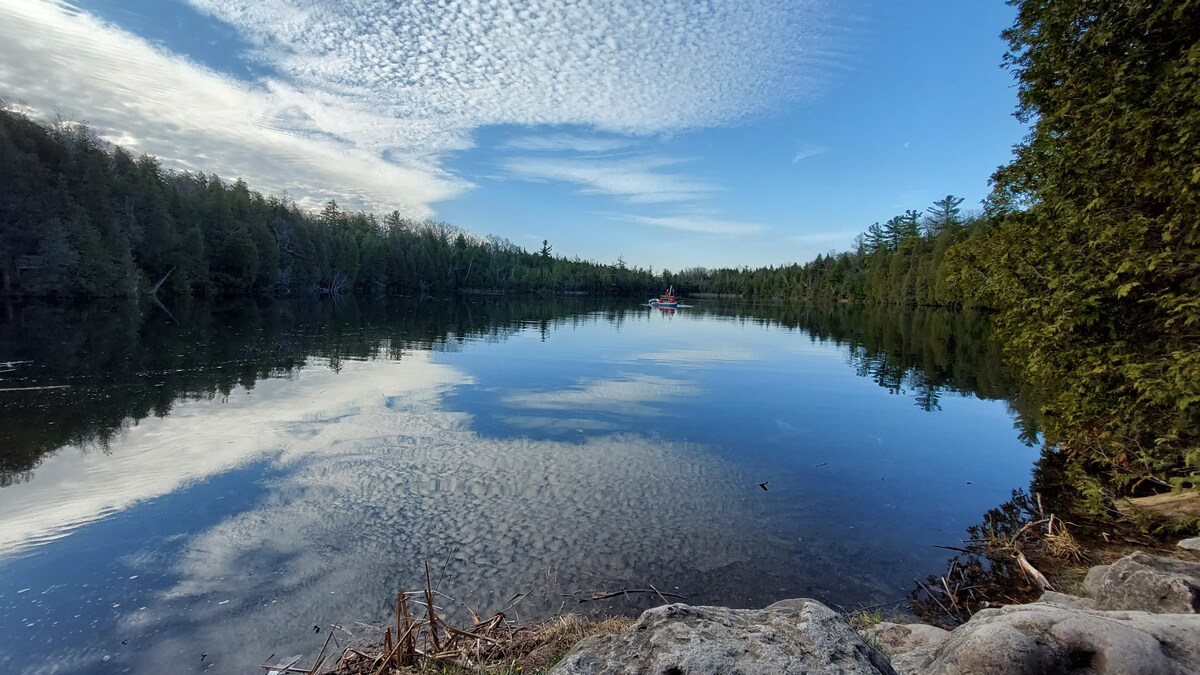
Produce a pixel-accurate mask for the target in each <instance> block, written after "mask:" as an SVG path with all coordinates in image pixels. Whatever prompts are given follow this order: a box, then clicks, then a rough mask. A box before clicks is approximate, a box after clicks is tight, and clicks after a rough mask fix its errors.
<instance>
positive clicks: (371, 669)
mask: <svg viewBox="0 0 1200 675" xmlns="http://www.w3.org/2000/svg"><path fill="white" fill-rule="evenodd" d="M1030 525H1031V527H1027V528H1023V531H1022V533H1021V536H1020V537H1019V539H1028V538H1029V535H1030V533H1035V534H1036V533H1037V531H1038V530H1039V528H1041V527H1042V526H1043V524H1041V523H1037V521H1033V522H1031V523H1030ZM1050 532H1051V533H1053V532H1054V530H1053V529H1051V530H1050ZM1043 539H1044V537H1043ZM1081 555H1086V556H1087V558H1088V559H1089V560H1094V561H1096V562H1093V563H1090V564H1088V565H1086V566H1083V565H1081V564H1070V562H1071V561H1070V560H1062V559H1059V561H1060V562H1062V563H1063V564H1059V565H1055V566H1051V565H1048V564H1044V563H1045V560H1046V559H1044V558H1042V557H1040V556H1035V557H1034V558H1033V559H1032V560H1034V561H1036V562H1038V563H1043V566H1044V567H1045V569H1046V575H1045V576H1043V575H1042V573H1041V572H1040V571H1038V570H1037V569H1036V567H1035V563H1034V562H1030V563H1028V565H1027V566H1022V567H1023V568H1024V569H1025V570H1026V571H1025V574H1026V575H1027V579H1028V581H1029V583H1030V586H1031V588H1036V591H1035V592H1033V593H1031V594H1030V595H1029V596H1028V597H1026V598H1025V600H1024V601H1019V602H997V601H996V600H997V599H995V598H993V599H989V600H984V601H982V603H981V604H979V605H978V606H976V607H975V608H974V611H973V612H972V613H971V616H970V617H968V618H967V620H965V621H962V622H959V623H958V624H957V625H955V626H946V625H938V622H937V621H936V617H935V620H933V621H931V620H930V619H929V618H928V617H922V616H919V612H917V614H918V616H912V615H906V614H896V615H891V616H885V614H884V613H883V612H881V611H877V610H876V611H871V610H870V608H865V609H861V610H855V611H850V612H835V611H834V610H831V609H829V608H828V606H826V605H825V604H823V603H821V602H818V601H816V600H811V599H807V598H800V599H795V600H783V601H779V602H776V603H774V604H772V605H770V606H768V607H767V608H765V609H732V608H729V607H721V606H692V605H688V604H684V603H676V602H671V601H670V600H669V599H668V598H667V597H663V596H662V595H660V596H659V599H660V600H661V601H662V604H661V605H659V606H658V607H654V608H651V609H648V610H646V611H644V612H642V613H641V616H640V617H639V618H637V619H636V620H635V619H634V618H633V617H626V616H606V617H587V616H583V615H580V614H578V613H566V614H561V615H558V616H555V617H553V618H551V619H547V620H545V621H540V622H536V623H534V624H529V625H518V624H515V623H513V622H511V621H509V620H508V618H507V617H506V616H505V614H504V613H503V612H501V613H497V614H496V615H494V616H492V617H491V618H489V619H487V620H480V618H479V617H477V616H473V621H472V623H473V625H471V626H468V627H454V626H451V625H449V624H448V623H446V622H445V621H444V620H442V618H441V617H440V615H439V609H438V607H437V604H436V600H435V596H436V595H437V594H436V592H435V591H433V589H431V588H430V587H429V586H428V585H427V586H426V588H425V589H424V590H422V591H417V592H409V593H401V594H399V595H398V597H397V602H396V619H395V623H394V624H393V625H394V628H393V625H388V626H386V627H384V628H382V629H379V628H375V629H371V630H370V631H368V634H361V635H358V636H352V635H351V633H350V631H348V630H346V629H345V628H344V627H340V626H337V627H335V629H340V630H341V631H342V632H343V633H345V634H346V635H347V636H350V637H351V639H352V640H354V642H353V644H351V645H348V646H346V647H344V648H343V649H342V650H341V652H340V655H337V656H336V661H335V663H334V664H333V665H332V666H331V667H326V668H325V669H322V667H323V666H324V665H325V663H324V662H325V661H327V660H329V659H331V658H333V657H334V656H335V655H333V654H332V653H331V652H330V650H329V645H330V639H331V638H333V631H330V635H328V636H327V637H326V640H325V643H324V645H323V646H322V649H321V652H320V653H318V655H317V657H316V658H315V660H309V659H301V657H292V660H290V662H289V661H285V662H275V663H271V664H264V666H263V668H264V669H267V672H268V673H274V674H275V675H283V674H284V673H287V672H309V673H319V674H320V675H362V674H370V675H387V674H389V673H391V674H410V673H412V674H417V673H442V674H444V675H467V674H469V673H470V674H474V673H497V674H501V675H516V674H517V673H521V674H522V675H526V674H536V673H542V674H547V675H548V674H550V673H554V674H560V673H561V674H562V675H577V674H582V673H604V672H618V671H614V670H612V667H613V665H614V663H615V660H618V659H619V658H621V657H620V655H621V654H623V653H626V652H628V658H629V659H630V662H631V664H632V662H633V661H637V660H638V659H642V660H645V658H647V657H645V654H643V653H642V652H641V651H638V650H632V651H630V649H631V647H630V644H629V642H630V641H634V642H638V643H639V644H640V647H639V649H641V650H643V651H644V650H646V649H650V650H655V649H663V650H666V651H668V652H669V651H670V649H669V648H667V647H663V646H662V644H660V642H661V641H660V642H655V641H654V640H651V641H650V642H648V643H645V640H644V639H643V638H642V637H641V636H640V634H641V633H643V632H646V631H650V632H651V633H653V632H654V631H657V630H667V629H665V628H662V627H661V626H660V625H659V624H662V625H667V624H670V625H672V626H673V627H672V628H670V631H674V632H671V633H670V634H671V635H675V636H677V635H678V633H679V631H683V630H684V629H683V628H680V627H679V626H678V625H676V624H678V623H679V622H680V621H682V622H684V623H687V622H695V621H699V623H700V624H701V625H703V626H707V628H704V629H703V635H704V636H705V637H704V638H703V639H701V640H700V642H701V643H703V642H705V641H706V640H709V638H711V637H712V631H713V630H714V629H713V628H712V625H714V623H715V624H716V625H720V626H725V628H726V629H728V630H727V631H726V632H727V633H728V635H725V636H724V637H718V638H714V639H716V640H717V641H718V642H719V641H720V640H722V639H724V640H747V639H749V640H754V639H756V638H755V637H754V636H755V635H758V632H757V631H759V630H760V627H757V626H758V624H757V623H755V622H757V621H760V620H761V621H762V622H765V623H768V624H771V625H775V624H777V623H778V622H779V621H781V619H780V618H779V617H778V616H775V615H777V614H781V613H782V614H785V615H787V616H789V617H791V619H788V620H792V619H797V617H802V618H803V621H801V623H802V624H803V625H805V626H808V625H809V624H812V623H814V622H815V623H816V624H820V625H822V626H823V628H821V630H822V631H824V632H823V633H822V635H823V636H824V637H823V638H822V639H829V640H832V642H831V644H833V645H834V647H830V646H829V645H824V647H822V648H826V649H835V651H836V650H837V649H844V648H852V649H851V651H855V650H857V651H855V653H860V656H863V658H865V659H866V662H868V663H873V661H872V659H874V658H875V657H874V656H872V655H871V652H872V651H873V652H876V653H878V654H879V655H881V656H880V658H882V659H883V661H882V664H884V665H880V664H878V663H876V664H875V665H873V666H871V667H873V668H876V670H868V671H858V670H830V671H822V672H882V673H887V672H899V673H903V674H909V673H912V674H915V673H923V672H932V671H929V670H928V669H929V668H931V667H933V666H934V665H935V663H934V662H935V661H937V660H938V659H941V660H943V661H945V660H946V659H950V661H953V660H954V659H955V658H958V657H957V656H952V655H951V656H948V655H947V654H946V653H945V652H947V650H948V649H949V648H950V647H953V646H954V645H956V644H958V643H959V642H964V643H969V644H968V646H967V647H962V646H961V645H960V646H959V647H958V648H959V649H975V650H983V651H985V652H986V651H988V649H990V647H988V646H987V645H986V644H985V646H984V647H980V646H979V645H978V644H975V643H974V642H971V641H969V640H965V639H964V640H959V639H958V638H956V636H957V635H960V634H962V635H966V634H971V633H973V632H978V631H979V630H982V629H980V628H978V626H980V625H983V624H987V623H988V622H997V621H1005V620H1007V619H1005V617H1017V618H1016V619H1014V620H1015V621H1017V622H1018V624H1019V622H1020V621H1029V620H1045V621H1050V622H1059V621H1085V622H1086V621H1093V620H1102V621H1101V623H1098V624H1097V625H1098V626H1102V627H1103V626H1108V624H1109V623H1112V622H1113V621H1117V622H1118V623H1119V622H1121V621H1124V622H1126V623H1129V622H1130V621H1133V620H1131V619H1127V617H1126V615H1127V614H1128V611H1127V610H1131V609H1132V610H1136V612H1137V613H1138V616H1141V615H1143V614H1144V615H1155V614H1158V615H1161V614H1168V615H1169V616H1171V617H1177V616H1181V615H1182V616H1186V617H1188V618H1187V619H1186V620H1185V622H1184V623H1185V628H1187V630H1189V631H1194V635H1195V636H1196V637H1197V638H1200V538H1192V539H1185V540H1182V541H1179V542H1177V543H1176V544H1175V545H1172V546H1168V545H1166V544H1159V545H1158V546H1154V547H1149V548H1147V547H1144V546H1142V545H1140V543H1131V542H1128V541H1126V542H1125V543H1123V544H1116V543H1112V544H1111V545H1109V546H1107V547H1105V548H1102V549H1099V548H1098V549H1088V550H1087V551H1086V552H1084V553H1081ZM1130 570H1132V572H1131V571H1130ZM1139 575H1140V576H1139ZM1039 577H1040V581H1039ZM943 579H944V581H943V583H944V584H945V587H946V589H947V591H946V593H947V595H946V596H945V598H946V600H945V602H948V603H954V602H957V601H956V600H952V599H951V597H952V594H950V593H949V590H950V589H951V588H953V583H954V582H953V581H951V580H945V578H944V577H943ZM1128 579H1133V581H1127V580H1128ZM1164 579H1165V581H1164ZM1180 579H1182V580H1183V581H1180ZM426 583H427V584H428V581H427V582H426ZM1189 584H1190V585H1189ZM1162 588H1167V589H1168V590H1167V591H1164V592H1159V591H1160V589H1162ZM1189 588H1190V589H1191V590H1190V591H1189V590H1188V589H1189ZM1147 589H1151V590H1147ZM1181 589H1182V590H1181ZM1189 592H1190V593H1192V595H1190V596H1189V595H1188V593H1189ZM1188 603H1192V604H1191V605H1189V604H1188ZM1189 606H1190V607H1192V609H1191V610H1188V607H1189ZM1168 610H1170V611H1168ZM1106 612H1107V613H1111V616H1109V615H1108V614H1105V613H1106ZM760 615H761V616H760ZM1076 615H1078V616H1076ZM747 617H757V618H747ZM764 617H765V618H764ZM1030 617H1033V618H1032V619H1031V618H1030ZM797 620H799V619H797ZM1140 620H1141V619H1138V621H1140ZM746 621H749V622H750V623H749V624H747V625H748V626H752V627H753V628H747V626H746V625H742V623H744V622H746ZM1147 621H1148V620H1147ZM772 622H774V623H772ZM1104 622H1108V623H1104ZM726 624H728V625H726ZM359 625H361V626H365V624H359ZM775 627H776V629H777V628H778V626H775ZM843 628H844V629H846V630H848V631H850V633H847V632H846V630H843ZM1151 628H1153V626H1151ZM1125 629H1128V630H1131V631H1135V632H1136V631H1143V630H1150V629H1149V628H1145V627H1144V626H1142V625H1141V624H1139V623H1137V621H1133V623H1131V624H1130V625H1129V626H1124V628H1122V630H1125ZM687 630H698V629H696V628H695V627H694V626H693V627H692V628H688V629H687ZM806 630H808V629H805V630H800V631H799V633H798V634H797V635H799V637H798V638H796V639H802V640H810V641H811V640H812V639H813V636H811V635H808V634H807V633H806V632H805V631H806ZM1093 630H1101V629H1100V628H1094V629H1093ZM1114 630H1116V629H1114ZM685 632H686V631H685ZM717 632H718V633H720V631H719V630H718V631H717ZM825 633H829V634H828V635H826V634H825ZM850 634H853V635H854V636H855V637H853V638H852V637H850ZM989 635H990V634H989ZM1188 635H1189V636H1191V635H1193V633H1188ZM830 636H832V637H830ZM1077 637H1078V636H1077ZM1160 637H1161V636H1160ZM780 639H783V638H780ZM987 639H989V640H991V639H994V638H991V637H989V638H987ZM995 639H998V638H995ZM1079 639H1083V640H1085V641H1086V640H1092V641H1094V642H1096V643H1097V644H1100V645H1101V647H1103V645H1104V644H1105V640H1106V639H1108V638H1106V637H1104V636H1103V635H1099V634H1095V635H1093V634H1091V633H1088V632H1086V631H1085V632H1084V633H1083V634H1082V637H1079ZM856 640H861V641H862V643H863V645H865V648H866V650H867V651H863V650H862V649H860V648H859V645H858V643H857V642H856ZM639 641H640V642H639ZM692 641H693V642H695V639H692ZM976 642H977V641H976ZM642 643H645V644H642ZM663 644H665V643H663ZM1196 644H1198V645H1200V641H1197V643H1196ZM615 645H620V646H619V647H617V646H615ZM971 645H973V646H971ZM693 646H694V645H693ZM810 646H811V645H810ZM818 647H821V645H818ZM999 648H1000V647H998V646H997V647H996V649H999ZM939 650H940V651H939ZM768 651H769V650H768ZM810 651H811V650H810ZM597 654H599V655H598V656H597ZM676 657H679V658H683V657H680V656H679V655H678V654H674V653H673V652H672V655H671V658H676ZM977 657H978V655H975V656H973V657H972V658H977ZM1196 657H1197V659H1200V652H1197V655H1196ZM276 661H278V660H276ZM302 662H307V663H312V667H311V668H305V667H304V666H303V665H301V664H302ZM639 663H640V661H639ZM888 663H890V666H888V665H886V664H888ZM1197 663H1198V664H1200V660H1198V661H1197ZM268 666H274V668H268ZM885 666H886V668H891V667H894V668H895V669H896V670H895V671H889V670H887V669H886V668H885ZM771 667H774V666H771ZM629 672H643V670H638V669H637V668H636V667H635V668H634V670H630V671H629ZM645 672H658V671H645ZM663 672H668V671H663ZM679 672H687V673H693V672H694V673H710V672H711V673H716V672H721V671H720V670H711V669H709V670H705V669H699V670H694V671H693V670H681V671H679ZM746 672H773V671H771V670H762V671H758V670H753V669H751V670H748V671H746ZM779 672H791V671H786V670H785V671H779ZM939 672H940V671H939ZM945 672H957V671H954V670H951V671H945ZM987 672H992V671H987ZM996 672H1024V671H1020V670H1013V671H996ZM1089 672H1092V671H1089ZM1094 672H1119V671H1110V670H1098V671H1094Z"/></svg>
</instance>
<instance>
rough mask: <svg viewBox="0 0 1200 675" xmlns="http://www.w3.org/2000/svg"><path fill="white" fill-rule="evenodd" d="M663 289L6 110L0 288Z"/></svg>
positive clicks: (620, 267)
mask: <svg viewBox="0 0 1200 675" xmlns="http://www.w3.org/2000/svg"><path fill="white" fill-rule="evenodd" d="M160 283H161V286H160ZM658 285H659V280H657V279H654V278H653V277H652V276H651V275H650V273H649V272H648V271H646V270H642V269H638V268H629V267H626V266H625V265H624V264H622V263H619V262H618V264H615V265H603V264H598V263H593V262H587V261H581V260H578V259H575V260H568V259H566V258H562V257H559V256H554V255H552V253H551V247H550V245H549V244H548V243H544V244H543V246H542V248H541V250H539V251H536V252H528V251H525V250H524V249H522V248H519V247H517V246H515V245H513V244H512V243H510V242H507V241H504V240H502V239H495V238H491V239H484V238H480V237H476V236H474V235H471V234H468V233H466V232H463V231H461V230H458V229H457V228H454V227H453V226H450V225H447V224H445V223H439V222H414V221H411V220H407V219H405V218H402V217H400V214H399V213H396V212H393V213H390V214H387V215H385V216H383V217H376V216H375V215H372V214H367V213H349V212H345V211H343V210H341V209H339V208H338V206H337V204H336V203H334V202H332V201H330V202H328V203H327V204H325V207H324V208H323V209H322V210H321V211H320V212H319V213H310V212H307V211H305V210H303V209H301V208H299V207H298V206H297V205H296V204H295V203H293V202H291V201H289V200H287V199H284V198H277V197H264V196H263V195H261V194H259V193H258V192H255V191H253V190H251V189H250V188H249V187H248V186H247V185H246V184H245V183H244V182H243V181H241V180H238V181H235V182H233V183H227V182H225V181H222V180H221V179H220V178H218V177H216V176H206V175H204V174H198V173H188V172H169V171H164V170H163V169H162V168H161V167H160V165H159V163H158V161H157V160H155V159H154V158H153V157H149V156H144V155H143V156H142V157H138V158H135V157H133V156H132V155H130V154H129V153H128V152H126V151H125V150H124V149H122V148H119V147H118V148H109V147H107V145H106V144H105V143H103V142H102V141H100V140H99V139H97V138H96V136H95V135H94V134H93V133H92V132H91V131H90V130H89V129H87V128H86V127H83V126H80V125H73V124H63V123H60V124H56V125H53V126H49V127H48V126H45V125H42V124H39V123H37V122H36V121H34V120H31V119H29V118H27V117H25V116H24V115H21V114H19V113H16V112H12V111H3V110H0V295H10V296H13V295H16V296H60V297H62V296H79V297H102V296H119V295H131V294H134V293H137V292H139V291H142V290H151V289H158V290H165V292H174V293H194V292H201V293H210V294H211V293H220V294H231V293H237V294H268V295H276V296H278V295H287V294H293V293H339V292H342V291H351V290H357V291H360V292H381V293H382V292H387V293H412V294H416V293H423V292H428V293H437V292H447V291H453V290H458V289H465V288H472V289H485V290H519V291H546V292H590V293H608V294H618V295H621V294H627V293H633V292H637V293H649V292H652V291H654V292H656V291H657V290H658Z"/></svg>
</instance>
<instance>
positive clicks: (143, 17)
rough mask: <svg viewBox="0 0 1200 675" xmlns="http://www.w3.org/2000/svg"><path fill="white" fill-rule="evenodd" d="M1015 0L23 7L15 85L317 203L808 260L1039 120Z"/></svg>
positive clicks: (143, 145) (129, 141)
mask: <svg viewBox="0 0 1200 675" xmlns="http://www.w3.org/2000/svg"><path fill="white" fill-rule="evenodd" d="M1012 14H1013V9H1012V8H1010V7H1008V6H1006V5H1005V4H1004V3H1003V2H1002V1H1001V0H971V1H969V2H964V1H963V0H939V1H926V2H915V1H911V0H910V1H907V2H885V1H884V0H846V1H843V2H834V1H833V0H745V1H742V2H722V1H720V0H708V1H705V0H679V1H676V2H670V1H667V0H663V1H661V2H660V1H655V2H646V1H645V0H605V1H601V0H577V1H575V2H570V3H566V2H554V1H550V0H544V1H542V2H511V1H508V2H506V1H503V0H443V1H442V2H440V3H439V2H398V1H397V0H78V1H77V2H74V3H72V4H67V3H64V2H60V1H56V0H0V98H3V99H4V100H7V101H9V102H16V103H18V104H20V105H22V106H24V107H25V108H26V109H27V110H29V111H30V112H31V113H32V114H35V115H39V116H44V117H47V118H49V117H53V116H54V115H55V114H60V113H61V114H62V115H64V116H66V117H68V118H72V119H83V120H87V121H88V122H90V123H91V124H92V125H93V126H94V127H96V128H97V130H98V131H99V132H100V133H101V134H103V135H104V136H105V137H106V138H108V139H110V140H112V141H114V142H118V143H121V144H123V145H127V146H128V147H130V149H132V150H134V151H135V152H148V153H151V154H154V155H157V156H159V157H161V158H162V159H163V160H164V162H165V163H166V164H167V165H168V166H172V167H176V168H182V169H192V170H196V169H200V170H204V171H206V172H215V173H218V174H220V175H222V176H225V177H231V178H232V177H236V176H242V177H244V178H245V179H246V180H247V182H249V183H250V184H251V185H252V186H254V187H256V188H258V189H260V190H262V191H264V192H268V193H282V192H286V193H287V194H288V195H290V196H291V197H293V198H295V199H296V200H297V201H300V202H301V203H302V204H305V205H316V204H318V203H320V202H321V201H324V200H325V199H328V198H331V197H332V198H336V199H337V200H338V202H339V203H341V204H343V205H344V206H346V207H349V208H362V209H369V210H373V211H379V212H382V211H387V210H392V209H398V210H400V211H401V212H403V213H404V214H406V215H409V216H412V217H432V218H438V219H441V220H446V221H449V222H451V223H454V224H455V225H458V226H460V227H463V228H465V229H467V230H469V231H471V232H474V233H476V234H480V235H499V236H502V237H505V238H507V239H509V240H511V241H513V242H514V243H516V244H518V245H521V246H524V247H526V248H537V247H539V246H540V245H541V241H542V239H548V240H549V241H550V243H551V244H552V245H553V246H554V250H555V252H557V253H560V254H564V255H568V256H576V255H578V256H580V257H583V258H588V259H594V260H600V261H604V262H612V261H615V260H616V259H617V257H618V256H621V257H623V258H624V259H625V260H626V261H627V262H629V263H630V264H636V265H641V266H653V267H654V268H655V269H661V268H663V267H668V268H671V269H679V268H681V267H685V266H694V265H700V266H709V267H713V266H727V265H733V266H740V265H751V266H756V265H765V264H778V263H785V262H791V261H804V260H807V259H810V258H812V257H813V256H815V255H816V254H817V253H821V252H825V251H828V250H831V249H844V248H847V247H849V246H850V244H851V242H852V240H853V238H854V236H855V234H857V233H858V232H860V231H862V230H863V229H864V228H865V227H866V226H867V225H869V224H870V223H871V222H874V221H877V220H886V219H887V218H889V217H891V216H892V215H895V214H897V213H899V212H901V211H903V210H905V209H909V208H916V209H923V208H925V207H926V206H928V205H929V204H930V203H931V202H932V201H933V200H934V199H937V198H938V197H941V196H944V195H946V194H947V193H953V194H956V195H960V196H963V197H965V198H966V202H965V205H966V206H973V205H977V204H978V202H979V200H980V199H981V198H982V197H983V196H984V195H985V194H986V193H987V179H988V177H989V176H990V174H991V173H992V171H993V170H994V169H995V168H996V167H997V166H998V165H1000V164H1002V163H1004V162H1006V161H1007V159H1008V157H1009V154H1010V152H1011V147H1012V145H1013V144H1015V143H1016V142H1018V141H1019V140H1020V138H1021V137H1022V135H1023V134H1024V129H1023V128H1022V126H1021V125H1019V124H1018V123H1017V122H1016V120H1015V119H1013V117H1012V115H1011V113H1012V110H1013V107H1014V105H1015V97H1016V93H1015V91H1016V90H1015V88H1014V87H1013V82H1012V78H1011V77H1010V75H1009V74H1007V73H1005V72H1004V71H1003V70H1002V69H1000V67H999V63H1000V60H1001V56H1002V54H1003V51H1004V45H1003V43H1002V42H1001V40H1000V38H999V32H1000V31H1001V30H1002V29H1003V28H1005V27H1006V26H1008V25H1009V24H1010V23H1011V19H1012Z"/></svg>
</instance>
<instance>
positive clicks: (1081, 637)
mask: <svg viewBox="0 0 1200 675" xmlns="http://www.w3.org/2000/svg"><path fill="white" fill-rule="evenodd" d="M892 663H893V665H894V666H895V667H896V669H897V670H899V671H900V672H901V673H905V674H911V675H916V674H918V673H920V674H922V675H924V674H925V673H928V674H930V675H950V674H951V673H955V674H957V673H972V675H1010V674H1011V675H1018V674H1021V673H1094V674H1096V675H1106V674H1109V673H1112V674H1113V675H1116V674H1118V673H1146V674H1155V675H1175V674H1179V675H1183V674H1184V673H1195V672H1200V615H1197V614H1186V615H1174V614H1151V613H1148V612H1116V611H1113V612H1104V611H1098V610H1082V609H1071V608H1069V607H1065V606H1061V605H1056V604H1047V603H1042V602H1035V603H1032V604H1028V605H1009V606H1007V607H1001V608H999V609H985V610H983V611H981V612H978V613H977V614H975V616H973V617H971V620H970V621H968V622H967V623H965V624H963V625H962V626H959V627H958V628H956V629H955V630H954V631H953V632H952V633H950V636H949V637H947V638H946V639H945V640H944V641H943V642H941V643H940V644H937V645H933V646H929V647H918V648H916V649H914V650H913V651H911V652H908V653H907V654H904V655H902V656H900V657H897V658H895V659H894V660H893V662H892Z"/></svg>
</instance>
